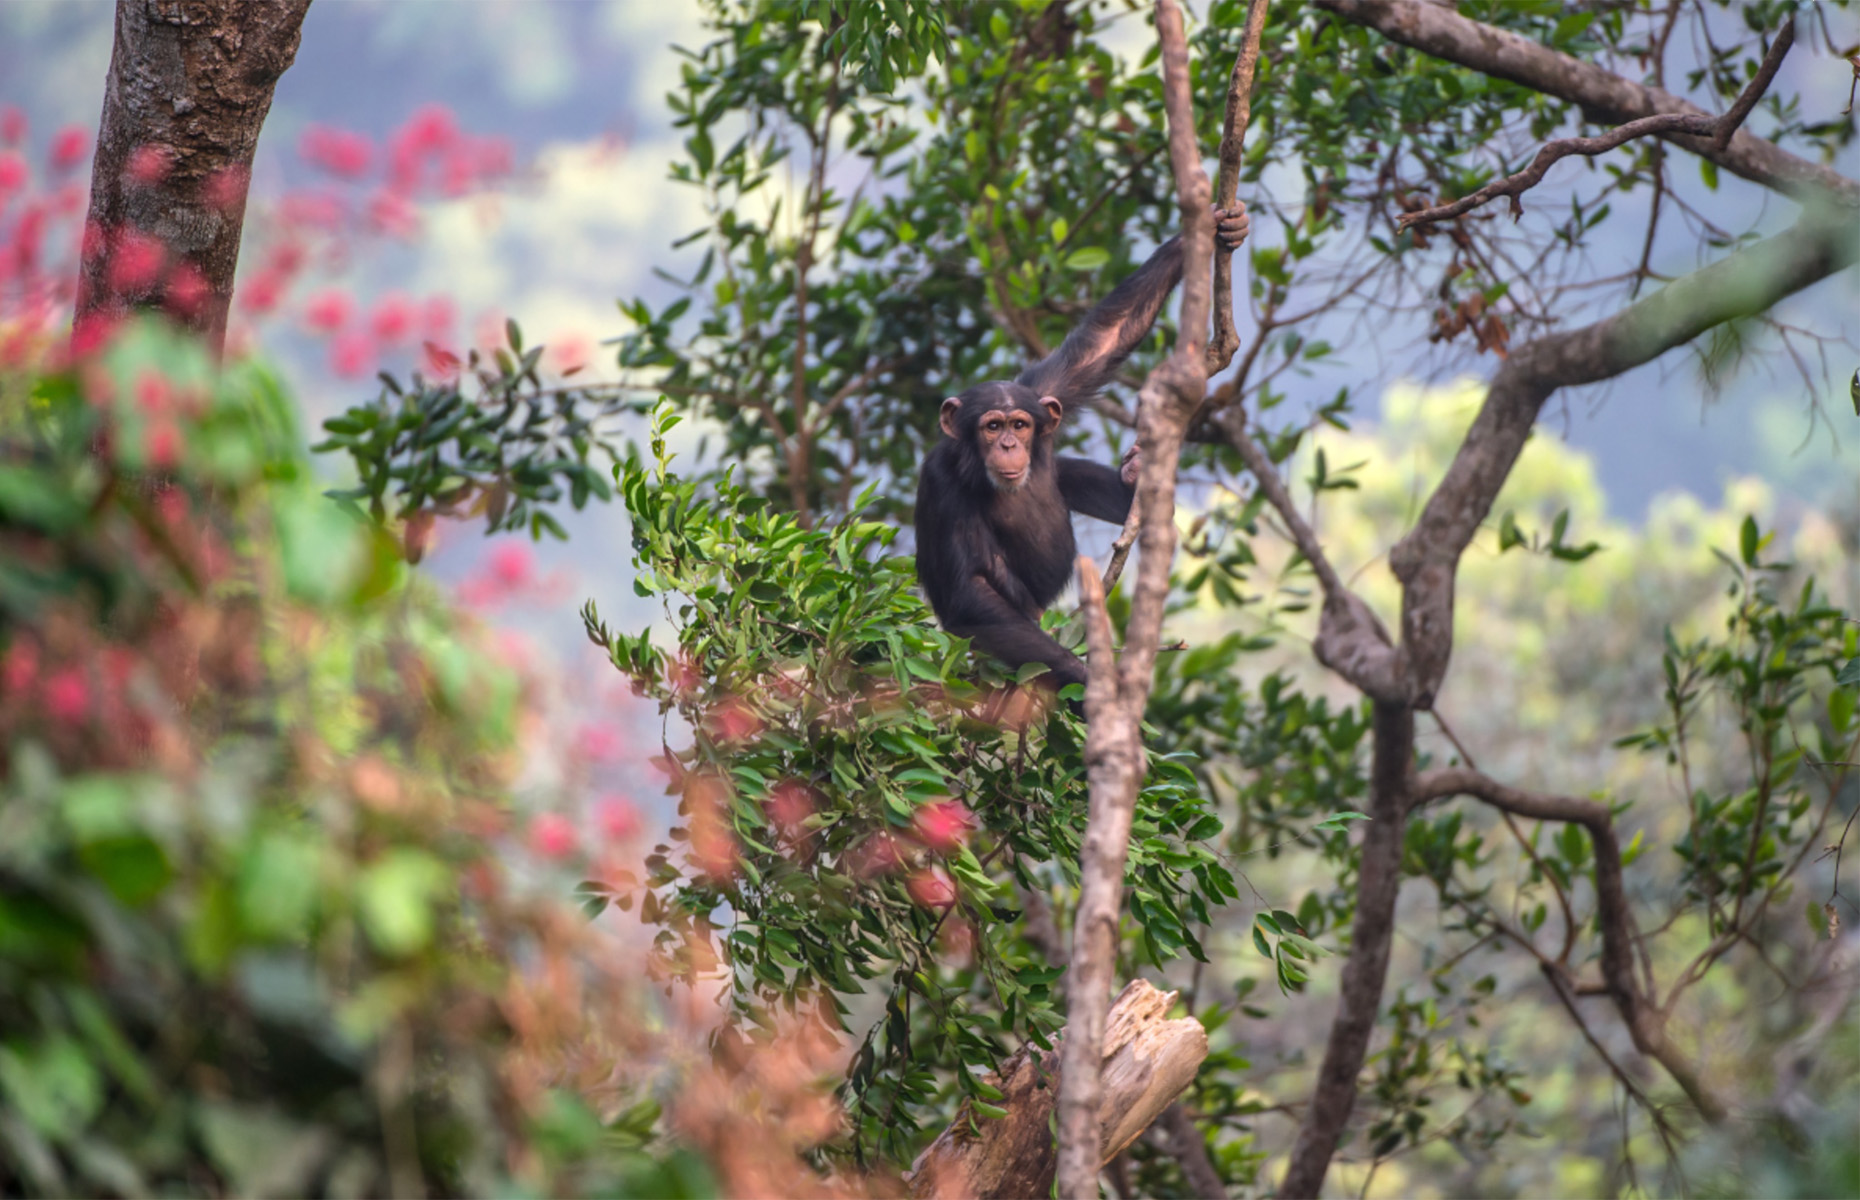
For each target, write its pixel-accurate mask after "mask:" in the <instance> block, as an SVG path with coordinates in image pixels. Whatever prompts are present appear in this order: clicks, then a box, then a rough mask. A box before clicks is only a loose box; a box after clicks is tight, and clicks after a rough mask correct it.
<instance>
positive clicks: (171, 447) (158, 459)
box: [146, 420, 181, 471]
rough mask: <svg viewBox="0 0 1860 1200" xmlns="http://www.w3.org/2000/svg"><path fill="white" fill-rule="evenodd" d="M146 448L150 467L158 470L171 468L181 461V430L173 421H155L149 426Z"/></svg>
mask: <svg viewBox="0 0 1860 1200" xmlns="http://www.w3.org/2000/svg"><path fill="white" fill-rule="evenodd" d="M146 449H147V450H148V457H149V465H150V466H151V467H154V468H155V469H156V470H158V471H166V470H169V469H171V468H172V467H173V466H174V465H175V464H176V463H178V462H180V461H181V431H180V430H179V429H176V428H175V425H174V422H173V421H169V420H161V421H156V422H155V423H154V424H152V425H150V426H149V435H148V443H147V447H146Z"/></svg>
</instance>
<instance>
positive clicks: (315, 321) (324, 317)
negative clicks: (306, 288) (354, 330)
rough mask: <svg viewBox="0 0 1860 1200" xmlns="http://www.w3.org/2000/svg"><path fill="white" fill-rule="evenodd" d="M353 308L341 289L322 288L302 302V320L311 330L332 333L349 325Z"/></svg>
mask: <svg viewBox="0 0 1860 1200" xmlns="http://www.w3.org/2000/svg"><path fill="white" fill-rule="evenodd" d="M354 307H355V306H354V304H352V303H351V302H350V300H349V294H348V293H347V292H345V291H343V290H342V289H341V288H324V289H323V290H322V291H320V292H318V293H317V294H316V295H314V296H312V297H310V299H309V300H307V301H305V302H304V320H305V322H307V323H308V324H309V326H310V328H312V329H315V330H318V331H320V332H322V333H334V332H336V331H337V330H338V329H341V328H342V327H343V326H344V325H347V324H348V323H349V317H350V315H351V313H352V312H353V310H354Z"/></svg>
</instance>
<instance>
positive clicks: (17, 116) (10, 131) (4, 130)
mask: <svg viewBox="0 0 1860 1200" xmlns="http://www.w3.org/2000/svg"><path fill="white" fill-rule="evenodd" d="M25 136H26V114H25V113H23V112H21V111H20V110H19V107H18V106H17V105H13V104H9V105H7V106H6V107H5V108H0V145H5V146H17V145H19V143H20V141H21V140H22V139H23V138H25Z"/></svg>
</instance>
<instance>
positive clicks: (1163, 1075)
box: [910, 979, 1208, 1200]
mask: <svg viewBox="0 0 1860 1200" xmlns="http://www.w3.org/2000/svg"><path fill="white" fill-rule="evenodd" d="M1175 997H1176V994H1175V993H1174V992H1159V991H1157V990H1156V989H1155V988H1154V987H1152V986H1151V985H1150V984H1149V983H1147V982H1145V981H1144V980H1141V979H1134V980H1132V981H1131V982H1130V983H1129V984H1128V985H1127V986H1126V987H1125V988H1124V990H1123V992H1122V993H1120V994H1119V995H1118V997H1117V1000H1116V1001H1115V1002H1114V1003H1113V1004H1112V1005H1111V1011H1110V1014H1109V1016H1108V1018H1107V1021H1106V1026H1105V1037H1104V1103H1103V1104H1102V1105H1101V1106H1100V1107H1099V1110H1098V1124H1099V1129H1100V1130H1101V1131H1102V1134H1103V1140H1102V1142H1101V1143H1100V1147H1099V1162H1100V1163H1101V1164H1102V1163H1107V1162H1109V1161H1111V1160H1112V1159H1113V1158H1115V1157H1117V1155H1118V1154H1120V1153H1121V1152H1122V1151H1123V1150H1124V1148H1125V1147H1127V1146H1129V1145H1130V1143H1132V1142H1134V1141H1136V1140H1137V1135H1138V1134H1140V1133H1142V1132H1143V1131H1144V1130H1145V1129H1147V1128H1149V1126H1150V1123H1151V1122H1152V1121H1154V1120H1155V1119H1156V1118H1157V1117H1158V1116H1160V1115H1161V1114H1162V1112H1163V1110H1164V1109H1166V1108H1168V1107H1169V1105H1170V1104H1172V1103H1173V1102H1174V1101H1175V1099H1176V1097H1177V1096H1180V1095H1181V1094H1182V1092H1183V1091H1184V1090H1185V1089H1186V1088H1187V1087H1188V1085H1189V1084H1190V1083H1191V1082H1193V1080H1194V1078H1195V1072H1196V1071H1197V1070H1199V1069H1200V1067H1201V1063H1202V1060H1203V1059H1205V1058H1207V1057H1208V1035H1207V1031H1206V1030H1204V1029H1203V1028H1202V1027H1201V1022H1200V1021H1197V1020H1195V1019H1194V1018H1193V1017H1179V1018H1177V1019H1176V1020H1173V1021H1172V1020H1170V1019H1169V1016H1168V1014H1169V1009H1170V1008H1171V1007H1172V1006H1173V1005H1174V1004H1175ZM988 1081H989V1082H990V1083H992V1084H993V1085H994V1086H995V1087H997V1088H999V1089H1000V1090H1001V1094H1002V1100H1001V1101H1000V1107H1002V1108H1005V1109H1007V1114H1008V1115H1007V1116H1005V1117H1001V1118H994V1119H991V1118H989V1117H985V1116H981V1115H979V1114H977V1113H974V1112H972V1111H971V1110H970V1107H969V1102H968V1101H967V1100H965V1101H963V1103H962V1107H961V1108H960V1109H958V1110H957V1112H956V1119H955V1120H954V1121H952V1122H951V1123H950V1126H949V1128H948V1129H945V1130H944V1131H943V1133H942V1135H941V1136H939V1137H938V1138H937V1140H936V1141H934V1142H932V1143H930V1145H929V1147H928V1148H926V1149H925V1150H924V1152H923V1153H922V1154H920V1155H918V1156H917V1161H916V1163H915V1164H913V1166H912V1168H911V1175H910V1185H911V1195H912V1196H913V1197H915V1198H916V1200H958V1198H967V1197H976V1198H977V1200H993V1198H994V1197H1024V1196H1045V1195H1047V1194H1049V1193H1050V1192H1051V1191H1052V1188H1053V1172H1054V1169H1055V1167H1056V1166H1057V1162H1058V1152H1057V1148H1056V1147H1055V1146H1054V1144H1053V1131H1052V1116H1053V1103H1054V1101H1055V1100H1056V1099H1057V1098H1058V1095H1059V1051H1058V1049H1057V1047H1055V1048H1054V1050H1053V1051H1052V1052H1050V1053H1047V1054H1041V1053H1039V1051H1037V1050H1035V1049H1034V1048H1033V1047H1031V1046H1027V1047H1022V1048H1021V1049H1020V1050H1019V1051H1017V1052H1015V1054H1014V1055H1013V1056H1012V1057H1011V1058H1009V1059H1008V1060H1007V1061H1006V1062H1005V1063H1002V1064H1001V1067H1000V1069H998V1070H997V1071H996V1072H995V1073H994V1074H993V1075H991V1076H989V1080H988Z"/></svg>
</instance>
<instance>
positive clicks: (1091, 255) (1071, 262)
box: [1066, 246, 1111, 271]
mask: <svg viewBox="0 0 1860 1200" xmlns="http://www.w3.org/2000/svg"><path fill="white" fill-rule="evenodd" d="M1110 261H1111V252H1110V251H1109V250H1106V249H1104V248H1103V247H1102V246H1086V247H1084V248H1082V249H1079V250H1074V251H1073V252H1072V253H1070V254H1068V255H1066V268H1067V269H1068V270H1072V271H1096V270H1098V269H1099V268H1101V267H1103V266H1104V265H1105V264H1106V263H1109V262H1110Z"/></svg>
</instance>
